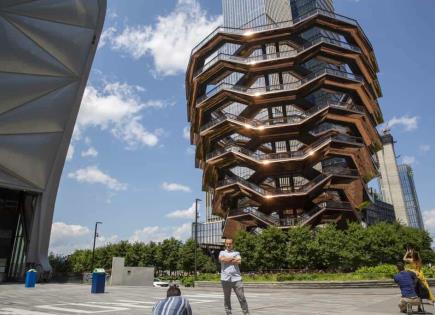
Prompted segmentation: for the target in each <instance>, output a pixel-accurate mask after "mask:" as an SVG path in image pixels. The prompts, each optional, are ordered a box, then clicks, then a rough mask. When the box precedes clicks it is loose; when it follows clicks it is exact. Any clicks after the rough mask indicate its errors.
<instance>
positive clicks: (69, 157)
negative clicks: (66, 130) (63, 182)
mask: <svg viewBox="0 0 435 315" xmlns="http://www.w3.org/2000/svg"><path fill="white" fill-rule="evenodd" d="M74 150H75V149H74V144H72V143H70V144H69V147H68V152H67V154H66V160H67V162H68V161H71V160H72V159H73V157H74Z"/></svg>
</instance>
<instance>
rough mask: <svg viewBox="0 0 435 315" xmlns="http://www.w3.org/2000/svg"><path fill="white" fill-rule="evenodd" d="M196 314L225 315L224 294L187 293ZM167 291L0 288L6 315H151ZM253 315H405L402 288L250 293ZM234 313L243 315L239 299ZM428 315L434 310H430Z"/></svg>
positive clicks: (58, 286)
mask: <svg viewBox="0 0 435 315" xmlns="http://www.w3.org/2000/svg"><path fill="white" fill-rule="evenodd" d="M181 290H182V294H183V295H184V296H186V297H187V298H188V299H189V301H190V303H191V305H192V310H193V314H207V315H208V314H224V313H225V312H224V309H223V295H222V292H221V291H220V290H219V289H213V288H201V289H199V288H197V289H195V288H181ZM165 293H166V289H164V288H150V287H106V293H104V294H91V293H90V286H89V285H79V284H77V285H76V284H38V285H37V287H36V288H34V289H26V288H24V285H22V284H6V285H0V314H1V315H6V314H7V315H41V314H58V315H60V314H62V315H64V314H65V315H68V314H102V315H104V314H151V310H152V307H153V305H154V303H155V301H156V300H157V299H160V298H163V297H164V296H165ZM246 297H247V300H248V303H249V307H250V310H251V314H253V315H255V314H273V315H278V314H311V315H313V314H319V315H320V314H353V315H362V314H372V315H375V314H399V312H398V308H397V302H398V298H399V291H398V289H384V288H383V289H376V288H373V289H330V290H325V289H322V290H319V289H304V290H295V289H247V290H246ZM232 303H233V309H234V312H233V313H234V314H242V313H241V310H240V306H239V303H238V301H237V299H236V297H235V296H234V295H233V302H232ZM426 311H427V312H433V311H434V310H433V307H432V306H429V305H426Z"/></svg>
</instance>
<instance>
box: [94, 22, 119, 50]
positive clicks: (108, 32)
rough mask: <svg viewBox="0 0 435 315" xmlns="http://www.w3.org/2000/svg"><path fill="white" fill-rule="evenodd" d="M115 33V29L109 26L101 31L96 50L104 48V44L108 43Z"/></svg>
mask: <svg viewBox="0 0 435 315" xmlns="http://www.w3.org/2000/svg"><path fill="white" fill-rule="evenodd" d="M115 33H116V27H114V26H110V27H108V28H106V29H105V30H103V32H102V33H101V36H100V41H99V43H98V48H99V49H101V48H103V47H104V46H106V44H107V43H108V42H110V39H111V38H112V37H113V36H114V35H115Z"/></svg>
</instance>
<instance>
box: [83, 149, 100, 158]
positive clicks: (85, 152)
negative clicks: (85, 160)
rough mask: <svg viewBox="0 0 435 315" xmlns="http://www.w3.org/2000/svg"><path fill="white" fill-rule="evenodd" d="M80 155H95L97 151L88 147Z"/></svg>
mask: <svg viewBox="0 0 435 315" xmlns="http://www.w3.org/2000/svg"><path fill="white" fill-rule="evenodd" d="M81 156H82V157H97V156H98V151H97V149H95V148H94V147H89V148H88V149H87V150H85V151H82V153H81Z"/></svg>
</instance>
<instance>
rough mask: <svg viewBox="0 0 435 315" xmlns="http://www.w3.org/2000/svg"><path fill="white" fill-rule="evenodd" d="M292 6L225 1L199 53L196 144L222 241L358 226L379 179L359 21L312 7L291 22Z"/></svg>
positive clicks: (371, 80)
mask: <svg viewBox="0 0 435 315" xmlns="http://www.w3.org/2000/svg"><path fill="white" fill-rule="evenodd" d="M293 2H294V1H275V0H273V1H266V0H263V1H260V0H257V1H253V0H244V1H242V0H238V1H234V0H233V1H231V0H223V7H224V10H223V11H224V21H225V25H224V26H223V27H221V28H219V29H217V30H216V31H214V32H213V33H211V34H210V35H209V36H207V37H206V38H205V39H204V40H203V41H202V42H201V43H200V44H198V45H197V46H196V47H195V48H194V49H193V50H192V55H191V58H190V62H189V66H188V69H187V73H186V95H187V107H188V119H189V121H190V122H191V142H192V143H193V144H195V145H196V155H195V161H196V166H197V167H200V168H201V169H203V189H204V190H205V191H207V192H208V193H209V194H210V196H211V206H212V212H213V214H214V215H218V216H221V217H223V218H225V225H224V236H232V235H233V234H234V233H235V232H236V231H237V230H240V229H244V230H252V231H258V230H259V229H261V228H265V227H267V226H276V227H279V228H282V229H288V228H291V227H293V226H295V225H309V226H315V225H319V224H324V223H329V222H334V223H337V224H338V225H339V226H345V225H346V222H347V221H348V220H354V221H360V220H361V219H362V217H361V213H360V211H359V210H358V209H359V208H362V206H363V205H364V204H365V201H368V200H369V196H368V193H367V189H366V184H367V182H368V181H369V180H370V179H372V178H373V177H374V176H376V175H377V172H378V170H377V164H376V162H375V161H374V159H373V158H372V155H373V154H375V152H376V151H377V149H378V148H380V147H381V145H382V143H381V139H380V136H379V134H378V132H377V130H376V125H378V124H379V123H381V122H382V114H381V111H380V108H379V105H378V102H377V98H378V97H380V96H381V89H380V87H379V83H378V80H377V76H376V73H377V72H378V66H377V63H376V58H375V56H374V52H373V48H372V46H371V44H370V42H369V40H368V39H367V37H366V35H365V34H364V32H363V30H362V29H361V27H360V26H359V24H358V22H357V21H355V20H353V19H350V18H347V17H344V16H341V15H337V14H335V13H334V12H333V11H328V10H324V9H322V8H319V7H317V6H315V7H314V8H312V9H310V10H307V11H306V12H304V13H303V14H302V15H298V16H297V17H296V16H295V17H294V18H293V20H292V19H291V18H289V19H288V20H286V17H287V16H288V15H289V12H290V14H291V12H292V6H291V4H292V5H293V6H294V5H295V3H293ZM296 2H297V1H296ZM300 2H302V1H300ZM305 2H306V1H305ZM310 2H312V1H310ZM315 2H316V3H320V2H322V1H315ZM327 2H330V1H326V2H325V3H327ZM322 3H323V2H322ZM298 4H301V3H298ZM301 6H302V5H300V7H299V9H298V10H299V12H301ZM258 9H259V10H258ZM255 10H256V11H255ZM254 11H255V12H254ZM270 12H275V13H274V14H272V13H270ZM278 12H279V13H280V14H278ZM271 17H272V18H271ZM237 21H238V23H237V24H236V22H237Z"/></svg>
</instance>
